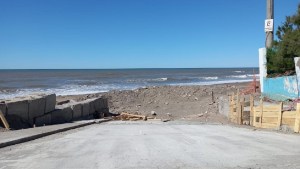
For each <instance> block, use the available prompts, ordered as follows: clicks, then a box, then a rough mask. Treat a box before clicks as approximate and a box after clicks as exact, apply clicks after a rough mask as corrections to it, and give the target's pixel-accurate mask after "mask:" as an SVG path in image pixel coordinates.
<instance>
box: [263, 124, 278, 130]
mask: <svg viewBox="0 0 300 169" xmlns="http://www.w3.org/2000/svg"><path fill="white" fill-rule="evenodd" d="M276 127H277V124H271V123H262V124H261V128H264V129H275V128H276Z"/></svg>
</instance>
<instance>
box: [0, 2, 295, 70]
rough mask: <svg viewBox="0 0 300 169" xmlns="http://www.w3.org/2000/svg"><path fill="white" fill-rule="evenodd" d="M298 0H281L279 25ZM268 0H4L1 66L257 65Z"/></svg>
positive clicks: (277, 15) (0, 23) (1, 4)
mask: <svg viewBox="0 0 300 169" xmlns="http://www.w3.org/2000/svg"><path fill="white" fill-rule="evenodd" d="M298 3H300V1H299V0H275V27H277V26H278V24H280V23H282V22H283V21H284V19H285V16H286V15H291V14H293V13H295V12H296V9H297V4H298ZM265 17H266V0H226V1H225V0H214V1H211V0H48V1H46V0H43V1H41V0H26V1H25V0H0V59H1V66H0V68H2V69H48V68H52V69H57V68H64V69H72V68H78V69H81V68H189V67H192V68H200V67H257V66H258V48H260V47H263V46H264V43H265V42H264V41H265V33H264V20H265Z"/></svg>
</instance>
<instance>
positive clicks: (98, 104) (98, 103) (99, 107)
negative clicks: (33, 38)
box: [94, 98, 104, 112]
mask: <svg viewBox="0 0 300 169" xmlns="http://www.w3.org/2000/svg"><path fill="white" fill-rule="evenodd" d="M94 105H95V110H96V111H97V112H100V111H101V110H102V108H103V107H104V102H103V99H102V98H97V99H95V100H94Z"/></svg>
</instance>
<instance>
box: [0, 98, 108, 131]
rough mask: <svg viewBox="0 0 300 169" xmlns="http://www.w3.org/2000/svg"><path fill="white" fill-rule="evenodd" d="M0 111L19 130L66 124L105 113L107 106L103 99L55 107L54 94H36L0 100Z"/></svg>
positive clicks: (12, 126)
mask: <svg viewBox="0 0 300 169" xmlns="http://www.w3.org/2000/svg"><path fill="white" fill-rule="evenodd" d="M0 110H1V111H2V112H3V114H4V115H5V117H6V118H7V120H8V123H9V124H10V127H11V128H12V129H20V128H27V127H32V126H34V125H35V126H43V125H50V124H60V123H66V122H71V121H74V120H79V119H82V118H86V117H89V116H92V115H94V114H95V113H98V114H101V113H107V112H108V106H107V100H106V99H104V98H96V99H88V100H85V101H82V102H71V103H66V104H63V105H56V95H55V94H50V95H45V94H38V95H31V96H27V97H18V98H14V99H11V100H0ZM20 124H22V125H20Z"/></svg>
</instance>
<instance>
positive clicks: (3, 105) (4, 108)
mask: <svg viewBox="0 0 300 169" xmlns="http://www.w3.org/2000/svg"><path fill="white" fill-rule="evenodd" d="M0 110H1V112H2V113H3V114H4V116H6V104H4V103H0Z"/></svg>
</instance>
